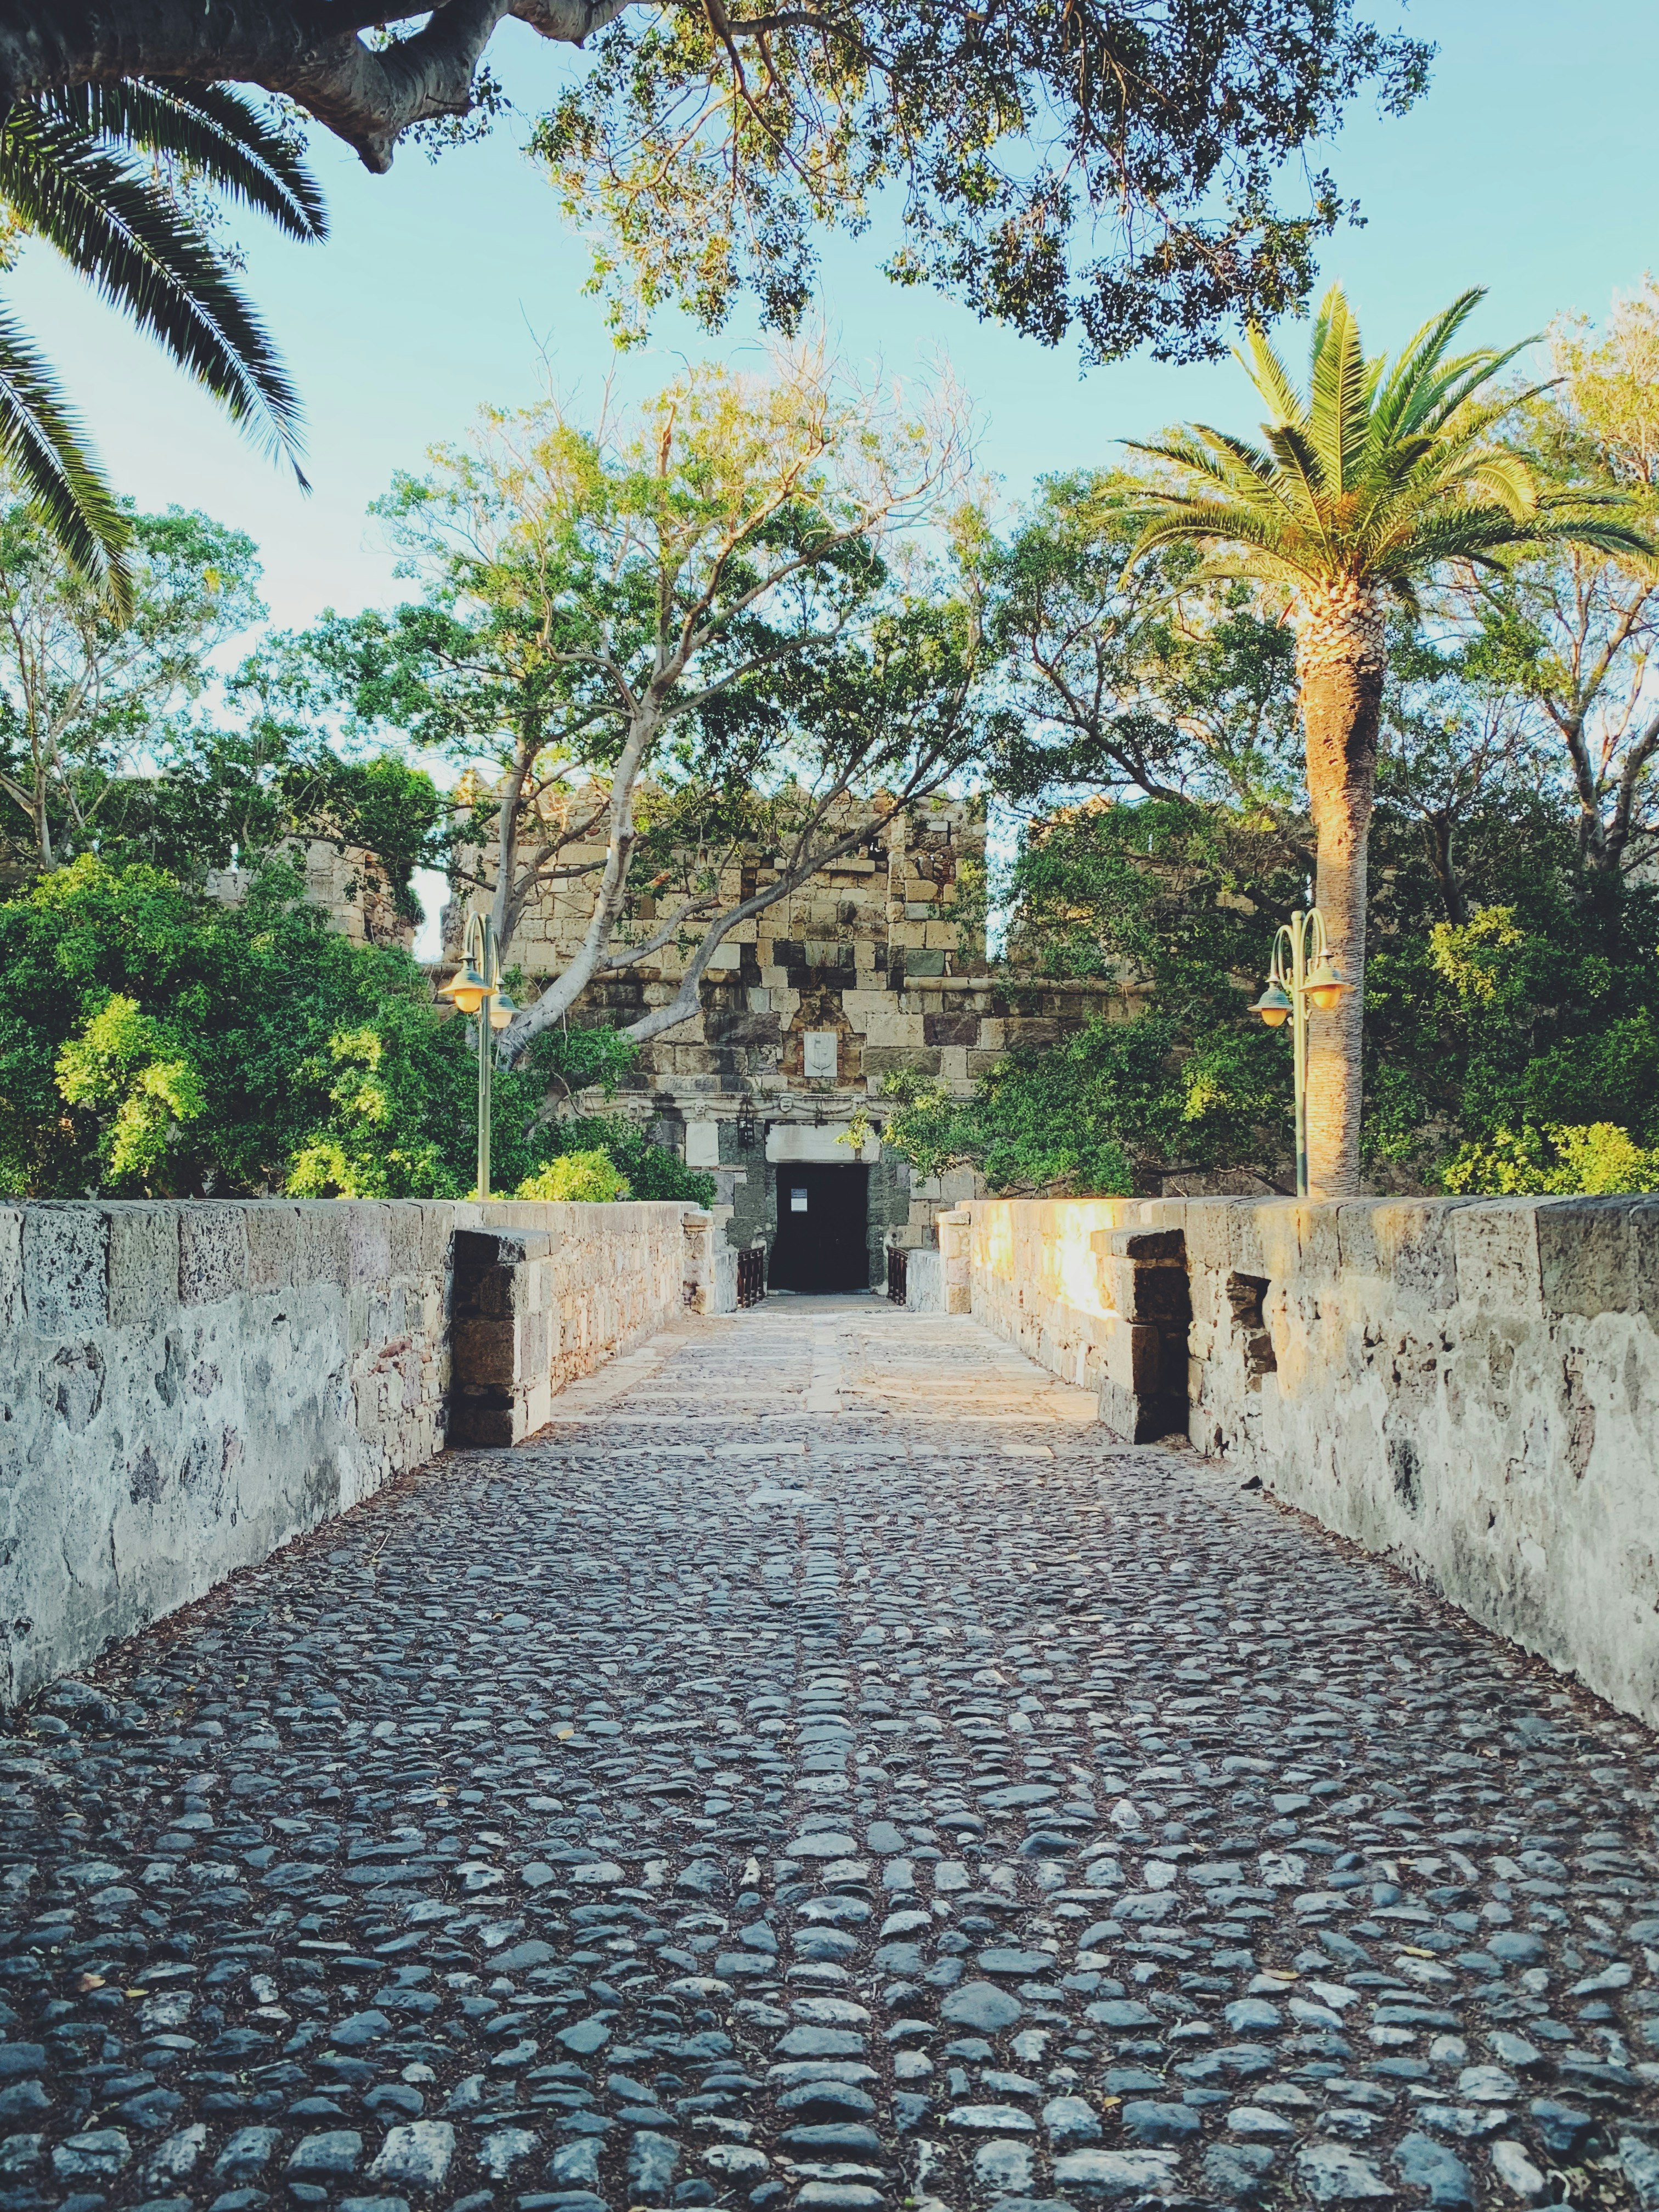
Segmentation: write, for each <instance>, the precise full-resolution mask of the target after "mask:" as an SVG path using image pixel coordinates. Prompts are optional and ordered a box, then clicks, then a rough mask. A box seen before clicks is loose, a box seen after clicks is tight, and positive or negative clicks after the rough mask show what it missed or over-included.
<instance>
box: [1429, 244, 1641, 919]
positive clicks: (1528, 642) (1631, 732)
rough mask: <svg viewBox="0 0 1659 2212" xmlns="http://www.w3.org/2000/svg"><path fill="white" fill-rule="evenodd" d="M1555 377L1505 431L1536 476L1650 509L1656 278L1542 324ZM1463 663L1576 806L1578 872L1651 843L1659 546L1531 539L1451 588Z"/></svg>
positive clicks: (1629, 864) (1636, 512)
mask: <svg viewBox="0 0 1659 2212" xmlns="http://www.w3.org/2000/svg"><path fill="white" fill-rule="evenodd" d="M1551 339H1552V343H1551V367H1552V368H1553V372H1554V376H1553V381H1552V383H1551V384H1550V386H1547V388H1546V389H1545V390H1544V391H1542V392H1537V393H1534V395H1532V397H1531V398H1530V399H1529V400H1528V403H1527V404H1525V405H1524V406H1523V407H1522V408H1521V409H1520V410H1518V411H1517V413H1516V416H1515V417H1514V418H1513V422H1512V424H1511V428H1510V444H1511V445H1512V446H1513V447H1515V449H1516V452H1517V453H1520V454H1521V455H1522V458H1523V459H1524V460H1525V461H1526V463H1527V465H1528V467H1529V468H1530V469H1531V470H1532V471H1533V472H1534V475H1535V476H1536V477H1538V479H1539V480H1540V481H1541V482H1544V483H1550V484H1552V485H1553V486H1554V487H1555V488H1556V489H1558V490H1559V491H1561V492H1564V493H1565V494H1567V495H1572V494H1573V493H1579V494H1582V495H1586V496H1589V497H1591V498H1601V499H1606V498H1607V497H1609V496H1616V497H1618V498H1619V499H1620V500H1621V501H1623V502H1624V504H1625V506H1626V510H1627V512H1628V514H1629V516H1630V518H1631V519H1632V520H1637V521H1639V522H1640V524H1641V525H1642V526H1643V528H1644V531H1645V532H1647V533H1648V534H1649V536H1650V537H1651V535H1652V532H1653V528H1654V525H1655V522H1656V520H1659V284H1656V283H1655V282H1654V280H1653V279H1652V278H1651V277H1649V278H1648V279H1646V280H1645V282H1644V284H1643V285H1642V287H1641V288H1640V289H1638V291H1637V292H1635V293H1634V294H1632V295H1631V296H1629V297H1628V298H1625V299H1622V300H1618V301H1615V302H1614V306H1613V313H1612V314H1611V315H1610V316H1609V318H1608V319H1607V325H1606V327H1605V328H1604V329H1603V330H1602V331H1601V332H1599V333H1598V332H1596V331H1594V330H1592V329H1591V328H1590V327H1589V325H1588V324H1586V323H1584V322H1583V321H1581V320H1579V319H1572V320H1569V321H1565V322H1561V323H1558V324H1557V325H1555V326H1554V328H1553V331H1552V333H1551ZM1443 615H1444V619H1445V621H1446V623H1447V624H1448V626H1449V628H1450V629H1452V630H1453V632H1454V634H1455V635H1456V636H1457V638H1458V639H1459V641H1460V649H1461V651H1462V653H1463V655H1464V658H1465V659H1466V660H1467V661H1468V664H1469V665H1470V667H1471V669H1472V671H1474V673H1475V674H1476V675H1477V676H1478V677H1479V678H1480V680H1481V681H1482V682H1483V683H1484V684H1486V687H1487V688H1488V689H1489V690H1491V691H1492V693H1494V694H1506V695H1510V696H1511V697H1512V698H1513V700H1514V701H1515V702H1516V703H1517V704H1518V706H1519V707H1520V708H1522V710H1523V714H1522V722H1523V726H1524V728H1525V730H1526V734H1527V738H1528V747H1529V750H1530V751H1531V753H1532V754H1533V755H1534V757H1535V758H1536V761H1537V763H1538V764H1539V766H1540V768H1541V770H1542V772H1543V773H1544V774H1546V775H1547V776H1548V777H1549V780H1550V781H1551V782H1552V783H1553V784H1556V785H1558V786H1561V787H1565V789H1566V791H1567V792H1568V793H1569V795H1570V799H1571V805H1572V807H1573V810H1574V814H1575V817H1576V818H1575V829H1574V841H1575V849H1574V866H1575V868H1576V870H1577V873H1578V874H1579V875H1580V877H1581V878H1586V879H1589V878H1597V877H1604V876H1608V875H1615V876H1616V875H1620V874H1628V873H1630V872H1642V871H1644V870H1646V869H1647V868H1649V867H1650V866H1651V865H1652V862H1653V860H1654V859H1655V857H1656V855H1659V707H1656V702H1655V701H1654V698H1653V696H1652V686H1651V682H1650V676H1649V671H1650V667H1651V665H1652V662H1653V657H1654V654H1655V652H1656V650H1659V558H1656V557H1653V556H1636V557H1632V556H1630V554H1629V553H1628V551H1627V550H1626V551H1624V552H1620V553H1615V554H1610V553H1608V552H1607V550H1605V549H1602V548H1599V547H1597V546H1596V545H1595V544H1566V545H1557V546H1549V547H1544V548H1541V549H1539V550H1537V551H1536V552H1534V553H1532V554H1530V555H1528V556H1526V557H1523V558H1521V559H1518V560H1516V561H1514V562H1510V563H1508V564H1507V565H1506V567H1505V568H1504V569H1503V570H1502V571H1501V572H1499V573H1498V574H1480V573H1478V572H1474V573H1471V574H1469V575H1468V577H1467V578H1466V579H1464V580H1463V582H1462V588H1461V589H1458V590H1456V591H1455V592H1452V593H1450V594H1448V595H1447V603H1446V605H1444V608H1443Z"/></svg>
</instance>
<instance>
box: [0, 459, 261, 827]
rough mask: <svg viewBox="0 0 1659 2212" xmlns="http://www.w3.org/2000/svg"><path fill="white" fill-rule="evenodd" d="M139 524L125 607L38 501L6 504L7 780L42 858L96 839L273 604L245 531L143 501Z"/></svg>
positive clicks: (1, 638) (0, 751) (131, 520)
mask: <svg viewBox="0 0 1659 2212" xmlns="http://www.w3.org/2000/svg"><path fill="white" fill-rule="evenodd" d="M127 529H128V532H129V542H130V545H131V556H130V580H131V597H130V599H129V603H128V606H127V609H126V611H125V613H123V612H121V611H118V610H117V609H116V608H115V607H114V606H112V604H111V602H110V600H109V599H108V597H107V595H106V593H104V592H100V591H99V590H97V589H96V588H94V586H93V585H91V584H90V583H88V582H87V581H86V580H84V579H83V578H82V576H81V575H80V574H78V573H77V572H76V570H75V569H74V568H71V567H69V566H67V565H66V563H65V562H64V557H63V555H62V553H61V551H60V549H59V547H58V544H57V543H56V541H55V539H54V538H53V537H52V533H51V532H50V531H49V529H48V528H47V526H46V524H45V523H44V522H43V521H42V520H41V519H40V515H39V514H38V513H37V512H36V511H35V509H34V507H33V505H32V504H31V503H30V502H29V501H26V500H23V499H20V498H16V497H13V498H11V499H9V500H8V501H5V503H4V504H3V505H0V794H3V796H4V798H5V799H8V800H9V801H10V809H15V813H13V814H12V828H13V840H12V841H9V842H14V841H15V842H17V843H19V844H21V846H22V848H23V849H24V850H25V851H26V852H27V854H28V857H29V860H30V861H31V862H32V864H33V866H37V867H40V868H46V869H50V868H52V867H54V866H57V865H58V863H59V862H60V861H61V860H64V859H66V858H69V857H70V856H72V855H73V854H76V852H79V851H82V850H84V849H86V848H87V847H88V845H89V844H91V843H92V842H94V841H95V839H96V837H97V836H98V833H99V830H100V827H101V824H100V813H101V811H102V810H103V809H104V808H105V807H106V805H108V804H109V803H110V799H111V795H112V791H113V790H114V787H116V785H117V784H118V781H120V779H122V778H123V777H125V776H130V775H132V774H134V773H135V772H136V770H137V768H138V767H139V766H140V765H141V763H143V762H144V760H145V757H146V755H147V753H151V752H153V750H154V749H155V746H156V744H157V743H158V741H160V742H163V743H164V742H165V733H166V732H167V725H168V721H169V718H170V717H172V716H173V715H175V714H177V713H179V710H181V709H182V708H186V707H188V706H190V705H191V704H193V703H194V702H197V700H199V699H200V698H201V696H202V695H203V693H204V691H205V690H206V689H207V687H208V685H209V684H210V680H211V676H212V662H213V656H214V655H215V653H216V652H217V651H218V650H219V649H220V648H221V647H222V646H223V645H225V644H226V643H227V642H228V641H229V640H230V639H232V638H234V636H236V635H238V633H239V632H240V631H241V630H243V629H246V627H247V626H248V625H249V624H250V623H254V622H256V621H258V619H259V618H260V617H262V616H263V615H264V607H263V606H262V605H260V603H259V599H258V577H259V569H258V560H257V558H256V556H255V552H254V548H253V544H252V539H251V538H247V537H246V536H244V535H243V533H242V532H240V531H235V530H229V529H227V528H226V527H225V526H224V525H223V524H222V523H216V522H213V521H210V520H209V518H208V517H207V516H206V515H204V514H186V513H184V512H183V511H182V510H180V509H179V508H177V507H174V508H172V509H170V510H169V512H168V513H166V514H140V515H131V516H129V517H128V520H127ZM10 809H9V810H8V811H10ZM19 817H21V820H20V819H19Z"/></svg>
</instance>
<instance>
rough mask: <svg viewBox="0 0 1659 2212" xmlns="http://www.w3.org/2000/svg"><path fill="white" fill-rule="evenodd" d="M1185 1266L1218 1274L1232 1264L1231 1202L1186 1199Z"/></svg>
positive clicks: (1196, 1270) (1195, 1271) (1219, 1199)
mask: <svg viewBox="0 0 1659 2212" xmlns="http://www.w3.org/2000/svg"><path fill="white" fill-rule="evenodd" d="M1185 1235H1186V1239H1187V1264H1188V1267H1191V1268H1192V1269H1193V1271H1194V1273H1198V1272H1199V1271H1200V1269H1202V1270H1204V1271H1205V1272H1206V1273H1212V1274H1218V1273H1223V1272H1225V1269H1226V1268H1228V1267H1230V1266H1231V1264H1232V1200H1231V1199H1225V1198H1189V1199H1188V1200H1187V1202H1186V1222H1185Z"/></svg>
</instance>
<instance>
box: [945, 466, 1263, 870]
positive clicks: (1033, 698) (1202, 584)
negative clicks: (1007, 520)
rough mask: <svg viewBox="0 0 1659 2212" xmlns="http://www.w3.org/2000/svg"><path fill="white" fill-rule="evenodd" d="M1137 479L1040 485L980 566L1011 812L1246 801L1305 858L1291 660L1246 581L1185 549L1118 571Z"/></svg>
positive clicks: (1128, 548) (1136, 527) (1056, 480)
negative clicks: (1141, 802)
mask: <svg viewBox="0 0 1659 2212" xmlns="http://www.w3.org/2000/svg"><path fill="white" fill-rule="evenodd" d="M1145 495H1146V478H1145V477H1141V476H1138V475H1135V474H1133V473H1131V472H1128V471H1122V470H1088V471H1079V472H1078V473H1077V474H1075V475H1073V476H1067V477H1050V478H1048V479H1047V480H1046V481H1045V482H1044V483H1042V484H1041V485H1040V486H1039V488H1038V495H1037V497H1036V500H1035V501H1033V503H1032V505H1031V506H1030V508H1028V509H1027V510H1026V512H1025V513H1024V514H1023V515H1021V516H1020V518H1019V520H1018V524H1017V526H1016V527H1015V529H1014V530H1013V532H1012V534H1011V536H1010V538H1009V539H1008V541H1007V543H1006V544H994V543H989V544H986V545H985V546H984V547H983V548H982V549H981V550H979V554H978V558H979V561H980V565H981V570H982V573H983V574H984V577H985V580H986V591H987V614H986V627H987V633H988V635H989V636H990V639H991V641H992V642H993V644H994V647H996V648H997V650H998V651H999V652H1000V654H1001V656H1002V666H1003V671H1004V676H1005V680H1006V684H1007V685H1008V689H1009V705H1010V707H1011V708H1012V713H1011V714H1009V715H1008V716H1007V717H1006V738H1005V741H1004V742H1003V744H1001V746H1000V749H999V750H998V753H997V755H996V758H995V762H994V772H995V775H996V781H997V785H998V787H999V789H1000V791H1001V792H1002V793H1003V794H1004V796H1005V797H1006V798H1007V799H1010V800H1012V801H1013V802H1014V803H1015V804H1017V805H1038V806H1041V805H1052V804H1053V801H1054V795H1055V794H1056V793H1066V794H1078V793H1087V792H1093V793H1101V794H1102V795H1103V796H1106V797H1109V798H1112V799H1141V798H1146V799H1178V798H1191V799H1201V800H1207V801H1215V802H1218V803H1225V804H1232V805H1238V806H1243V807H1244V808H1246V809H1248V810H1249V811H1252V812H1255V813H1259V814H1260V815H1261V816H1262V817H1263V818H1264V819H1267V820H1269V821H1271V822H1273V823H1275V824H1276V825H1277V827H1278V829H1279V834H1280V836H1282V837H1283V838H1284V839H1285V842H1286V849H1287V851H1291V852H1293V853H1295V854H1297V855H1298V856H1300V855H1301V854H1302V853H1303V851H1304V848H1305V844H1306V836H1305V824H1304V823H1303V822H1302V821H1301V819H1300V817H1301V816H1302V815H1303V813H1304V811H1305V802H1304V799H1303V795H1302V774H1301V769H1302V761H1301V744H1300V741H1299V734H1298V732H1297V726H1296V686H1295V674H1294V666H1293V661H1294V651H1293V646H1292V642H1291V637H1290V635H1289V633H1288V632H1287V631H1286V629H1285V627H1284V625H1283V623H1280V622H1279V621H1277V620H1276V619H1274V618H1273V614H1272V612H1271V611H1264V609H1263V608H1262V607H1261V605H1260V604H1259V603H1258V601H1257V599H1256V597H1255V594H1254V593H1253V592H1251V591H1250V589H1249V586H1245V585H1243V584H1237V583H1234V584H1224V585H1218V584H1216V583H1214V582H1212V581H1210V580H1207V579H1206V578H1204V577H1203V576H1202V575H1201V574H1200V573H1199V568H1198V556H1197V554H1196V552H1195V551H1194V549H1193V548H1192V547H1191V546H1189V545H1185V544H1175V545H1172V546H1169V547H1166V548H1164V549H1161V550H1159V551H1158V552H1157V553H1153V554H1149V555H1147V556H1145V557H1144V558H1143V559H1142V560H1140V561H1139V562H1135V563H1133V565H1130V556H1132V555H1133V552H1134V550H1135V548H1136V545H1137V544H1138V543H1139V538H1140V537H1141V534H1142V532H1143V530H1144V528H1145V523H1146V514H1145Z"/></svg>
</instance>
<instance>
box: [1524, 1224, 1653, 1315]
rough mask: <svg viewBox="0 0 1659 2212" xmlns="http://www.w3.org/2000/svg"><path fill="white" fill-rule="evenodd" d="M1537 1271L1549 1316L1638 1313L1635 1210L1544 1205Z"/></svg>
mask: <svg viewBox="0 0 1659 2212" xmlns="http://www.w3.org/2000/svg"><path fill="white" fill-rule="evenodd" d="M1537 1206H1538V1270H1539V1284H1540V1288H1541V1292H1542V1296H1543V1300H1544V1310H1545V1311H1546V1312H1547V1313H1551V1314H1582V1315H1583V1316H1585V1318H1586V1319H1589V1318H1590V1317H1591V1316H1594V1315H1596V1314H1602V1313H1634V1312H1636V1311H1637V1310H1638V1309H1639V1307H1640V1304H1641V1296H1640V1291H1639V1289H1638V1280H1637V1272H1636V1261H1637V1249H1636V1248H1637V1237H1636V1229H1635V1223H1634V1221H1633V1220H1632V1212H1633V1208H1632V1205H1631V1201H1630V1200H1628V1199H1623V1198H1556V1199H1541V1200H1538V1201H1537Z"/></svg>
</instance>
